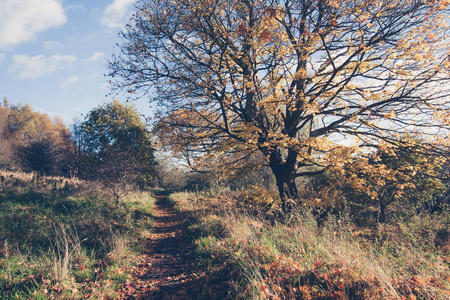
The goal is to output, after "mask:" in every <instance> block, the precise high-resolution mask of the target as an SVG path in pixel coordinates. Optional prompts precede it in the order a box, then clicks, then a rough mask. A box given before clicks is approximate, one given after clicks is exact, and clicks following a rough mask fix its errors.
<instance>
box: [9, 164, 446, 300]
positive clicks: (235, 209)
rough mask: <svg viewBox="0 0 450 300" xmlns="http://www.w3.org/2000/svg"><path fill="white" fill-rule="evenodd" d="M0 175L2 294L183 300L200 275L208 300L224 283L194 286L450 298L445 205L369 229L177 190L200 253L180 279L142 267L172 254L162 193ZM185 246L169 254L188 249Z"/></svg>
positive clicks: (228, 194)
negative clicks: (159, 213) (160, 214)
mask: <svg viewBox="0 0 450 300" xmlns="http://www.w3.org/2000/svg"><path fill="white" fill-rule="evenodd" d="M0 179H1V192H0V243H1V244H0V298H1V299H123V297H125V296H126V297H131V298H130V299H135V298H136V297H137V298H139V297H141V298H142V297H145V295H146V293H156V294H147V295H158V292H157V289H158V288H159V286H161V287H164V286H171V288H170V290H167V288H165V290H164V289H163V290H162V292H163V291H165V292H166V293H167V292H168V291H170V293H172V292H173V293H174V295H179V294H180V293H181V292H184V290H185V288H186V284H189V280H191V279H192V280H193V281H192V284H191V285H192V286H193V287H194V288H195V289H198V288H200V289H202V291H197V292H196V293H200V294H201V295H209V296H208V297H213V296H214V295H216V294H217V293H216V291H214V290H213V289H214V285H211V284H210V285H208V284H203V285H201V286H199V285H198V284H195V282H221V283H226V282H229V283H226V284H225V285H223V286H228V287H229V288H230V290H229V292H228V298H229V299H409V300H413V299H450V239H449V231H448V228H450V215H449V214H448V213H445V212H443V213H442V212H441V213H440V214H419V215H415V216H413V217H410V218H408V219H406V218H405V219H401V218H397V219H393V220H391V221H390V222H389V223H386V224H383V225H381V224H372V225H371V226H365V227H361V226H356V225H355V223H354V222H353V221H352V218H351V216H349V215H348V214H344V213H343V214H338V215H328V216H327V217H325V218H323V219H320V220H318V218H317V214H315V213H314V211H313V210H311V209H310V208H309V209H308V208H306V207H303V208H298V210H296V211H295V212H294V213H292V214H291V215H290V216H289V217H283V216H282V215H274V213H273V211H272V212H271V211H270V210H265V209H263V208H261V207H259V206H258V203H255V205H250V204H249V203H245V204H243V203H242V201H240V198H239V197H240V194H239V192H236V191H230V190H228V189H222V190H215V191H209V192H196V193H192V192H190V193H188V192H180V193H172V194H170V195H169V201H170V203H171V205H173V206H174V208H175V210H176V212H177V214H178V216H174V220H175V219H177V220H185V221H183V222H185V225H183V226H181V227H180V228H186V229H183V230H182V231H180V232H179V235H177V236H178V237H177V239H178V241H184V240H187V241H190V242H189V243H191V244H192V246H190V245H186V246H183V247H181V248H184V249H192V250H189V251H188V252H189V253H190V254H189V263H184V262H180V263H177V264H175V266H176V267H174V268H177V270H176V272H178V273H177V274H181V275H180V276H178V277H180V278H181V279H177V278H176V277H174V276H172V275H171V276H169V277H167V275H165V274H166V273H165V272H166V271H164V272H163V271H161V274H160V275H155V273H153V272H154V271H153V269H152V267H151V266H150V264H148V265H149V266H148V267H147V265H146V264H144V265H142V261H151V262H152V264H154V266H155V268H156V264H157V260H156V259H158V257H159V256H162V255H161V254H157V253H156V254H155V256H154V257H153V256H152V255H153V254H152V252H151V251H150V250H149V249H150V248H151V247H148V245H149V241H151V240H152V239H153V240H152V243H153V245H161V247H163V248H161V249H164V247H167V245H166V244H164V243H166V241H165V240H163V239H162V238H161V240H155V238H156V239H160V237H159V235H158V234H155V233H156V232H155V231H154V229H153V226H154V225H155V224H156V223H155V222H156V221H155V220H159V219H161V218H159V219H158V218H156V217H155V213H154V210H155V207H157V206H156V204H155V198H154V197H153V196H152V195H153V193H151V192H133V193H129V194H128V195H127V196H125V197H124V198H122V199H121V200H120V202H119V203H117V202H116V200H115V199H114V198H113V197H111V196H110V195H108V194H107V193H105V192H104V191H102V189H100V188H99V186H97V185H96V184H94V183H89V182H85V181H81V180H77V179H67V178H57V177H37V176H36V175H35V174H25V173H12V172H6V171H2V172H1V173H0ZM159 199H162V198H161V197H159ZM158 209H160V208H159V207H158ZM161 220H162V219H161ZM161 220H159V222H161ZM166 221H167V222H172V221H171V220H166ZM158 226H159V228H160V229H159V230H160V231H161V230H163V231H161V232H164V233H166V232H165V231H164V230H166V229H165V228H166V227H164V226H166V225H164V224H159V225H158ZM174 234H175V233H174ZM176 234H178V233H176ZM166 235H167V234H164V235H161V236H166ZM164 238H167V237H164ZM164 245H166V246H164ZM181 248H180V249H179V250H178V251H180V253H176V250H175V248H174V249H172V250H170V251H169V252H170V254H171V255H173V256H174V257H178V255H179V254H183V255H184V253H181V251H183V250H182V249H181ZM155 249H156V248H155ZM158 249H159V248H158ZM177 249H178V248H177ZM144 252H145V253H146V254H143V253H144ZM172 252H173V253H172ZM162 253H165V252H162ZM191 254H192V255H191ZM142 255H144V256H142ZM158 255H159V256H158ZM142 257H147V260H143V259H142ZM184 265H186V267H184ZM193 266H196V267H195V268H194V269H193ZM165 267H168V268H170V266H163V265H161V268H162V269H161V270H165V269H164V268H165ZM139 272H140V273H142V272H144V273H146V274H148V275H146V276H147V277H148V278H149V279H147V281H148V282H146V281H145V280H142V279H139V278H140V277H139V276H138V277H139V278H138V277H137V275H136V274H138V273H139ZM167 272H171V270H167ZM196 274H209V275H201V276H208V277H205V278H204V279H202V281H198V280H199V277H198V275H196ZM155 276H160V277H155ZM183 276H184V277H183ZM211 276H217V277H224V278H216V279H214V278H209V277H211ZM144 277H145V276H144ZM150 277H151V278H152V280H153V281H151V280H150ZM166 277H167V278H166ZM225 277H226V278H225ZM160 278H161V280H162V282H159V281H160V280H159V279H160ZM183 278H184V279H183ZM189 278H191V279H189ZM164 280H166V281H167V282H166V283H165V282H164ZM178 285H179V286H178ZM177 288H178V289H180V290H179V291H178V290H177ZM208 289H211V290H208ZM162 292H161V293H162ZM177 293H178V294H177ZM200 294H198V295H200ZM191 296H192V295H191ZM133 297H135V298H133ZM192 297H194V296H192ZM221 297H222V296H221ZM222 298H223V297H222ZM127 299H128V298H127ZM189 299H190V298H189ZM192 299H196V298H195V297H194V298H192Z"/></svg>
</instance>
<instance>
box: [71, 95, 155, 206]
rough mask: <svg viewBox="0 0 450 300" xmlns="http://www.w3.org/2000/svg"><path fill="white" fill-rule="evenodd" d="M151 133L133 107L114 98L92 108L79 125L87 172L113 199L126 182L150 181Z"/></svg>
mask: <svg viewBox="0 0 450 300" xmlns="http://www.w3.org/2000/svg"><path fill="white" fill-rule="evenodd" d="M150 139H151V136H150V133H149V131H148V130H147V128H146V127H145V125H144V123H143V122H142V120H141V118H140V117H139V114H138V112H137V111H136V109H135V108H134V107H133V106H131V105H124V104H122V103H120V102H119V101H117V100H114V101H112V102H109V103H105V104H103V105H101V106H99V107H97V108H95V109H93V110H92V111H91V112H90V113H89V114H88V115H87V116H86V119H85V120H84V121H83V122H82V123H81V124H80V134H79V140H80V141H79V146H80V147H81V151H82V152H83V153H84V154H85V156H84V160H85V165H87V167H88V168H89V172H88V173H85V176H87V177H90V178H91V179H99V180H100V181H101V182H103V183H104V185H105V186H106V187H107V188H108V189H109V190H110V191H112V193H113V194H114V196H115V197H116V199H119V198H120V196H121V191H123V190H124V189H125V186H126V185H130V184H133V185H134V184H138V185H139V186H140V187H144V186H145V185H148V184H150V182H151V180H152V179H153V175H154V166H155V160H154V149H153V146H152V143H151V140H150Z"/></svg>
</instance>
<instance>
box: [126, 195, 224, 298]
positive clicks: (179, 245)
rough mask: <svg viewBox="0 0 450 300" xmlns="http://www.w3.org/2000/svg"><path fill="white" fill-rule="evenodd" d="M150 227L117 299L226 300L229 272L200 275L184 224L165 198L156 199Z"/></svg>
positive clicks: (222, 271)
mask: <svg viewBox="0 0 450 300" xmlns="http://www.w3.org/2000/svg"><path fill="white" fill-rule="evenodd" d="M154 220H155V223H154V227H153V230H152V234H151V235H150V236H149V238H148V239H147V241H146V243H147V246H146V249H147V250H146V251H145V252H144V253H143V254H142V255H141V256H140V258H139V261H140V262H139V265H138V266H137V268H136V271H135V273H134V275H133V278H132V279H131V280H128V281H127V283H126V284H125V285H124V287H123V288H122V290H121V292H120V299H126V300H129V299H139V300H141V299H180V300H183V299H186V300H190V299H227V298H230V296H229V295H228V294H229V293H228V291H229V289H230V287H229V284H228V281H229V277H230V276H229V272H228V271H227V270H226V268H221V269H218V270H215V271H212V272H207V273H205V272H203V271H201V270H200V269H199V267H198V262H197V260H196V258H195V256H194V255H193V251H194V250H195V248H194V247H195V245H194V244H193V243H192V241H191V239H189V233H188V230H187V224H186V223H187V221H186V220H185V219H184V218H183V217H181V216H180V215H179V214H177V213H176V211H175V210H174V209H173V207H172V205H171V204H170V202H169V201H168V200H167V199H166V197H165V196H157V197H156V203H155V207H154Z"/></svg>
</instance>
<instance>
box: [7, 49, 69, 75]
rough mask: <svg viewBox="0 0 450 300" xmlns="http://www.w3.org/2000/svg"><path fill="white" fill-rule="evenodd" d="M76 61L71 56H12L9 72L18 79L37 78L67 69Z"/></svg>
mask: <svg viewBox="0 0 450 300" xmlns="http://www.w3.org/2000/svg"><path fill="white" fill-rule="evenodd" d="M77 60H78V59H77V58H76V57H75V56H71V55H53V56H49V57H46V56H44V55H37V56H27V55H13V57H12V61H13V62H12V66H11V71H12V73H13V74H15V76H16V77H18V78H20V79H25V78H37V77H41V76H45V75H50V74H53V73H56V72H58V71H61V70H64V69H67V68H68V67H70V66H71V65H72V64H73V63H74V62H76V61H77Z"/></svg>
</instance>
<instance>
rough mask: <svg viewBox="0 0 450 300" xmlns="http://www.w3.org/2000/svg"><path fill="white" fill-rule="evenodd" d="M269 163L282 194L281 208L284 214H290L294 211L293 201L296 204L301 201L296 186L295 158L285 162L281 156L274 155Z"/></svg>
mask: <svg viewBox="0 0 450 300" xmlns="http://www.w3.org/2000/svg"><path fill="white" fill-rule="evenodd" d="M294 156H295V155H294ZM269 161H270V168H271V169H272V172H273V174H274V175H275V179H276V184H277V187H278V192H279V194H280V199H281V208H282V209H283V212H284V213H289V212H290V211H291V209H292V203H291V201H294V203H295V202H298V201H299V195H298V190H297V185H296V184H295V178H296V176H295V175H296V168H295V166H296V165H295V157H294V159H292V158H291V159H288V160H286V161H283V160H282V159H281V155H280V154H276V155H273V153H272V155H271V158H270V160H269Z"/></svg>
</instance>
